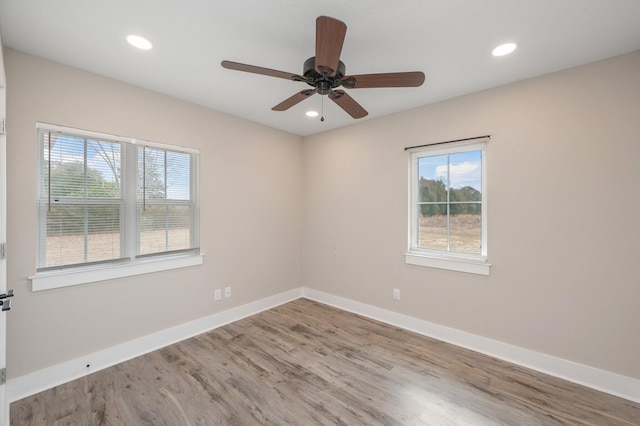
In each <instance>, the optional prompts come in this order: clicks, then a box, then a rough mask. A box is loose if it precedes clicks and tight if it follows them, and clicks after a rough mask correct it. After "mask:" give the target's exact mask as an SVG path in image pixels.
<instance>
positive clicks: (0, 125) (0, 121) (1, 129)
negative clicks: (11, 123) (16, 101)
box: [0, 118, 7, 135]
mask: <svg viewBox="0 0 640 426" xmlns="http://www.w3.org/2000/svg"><path fill="white" fill-rule="evenodd" d="M5 133H7V129H6V128H5V121H4V118H0V135H4V134H5Z"/></svg>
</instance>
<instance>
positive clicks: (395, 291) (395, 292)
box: [393, 288, 400, 300]
mask: <svg viewBox="0 0 640 426" xmlns="http://www.w3.org/2000/svg"><path fill="white" fill-rule="evenodd" d="M393 299H394V300H400V289H399V288H394V289H393Z"/></svg>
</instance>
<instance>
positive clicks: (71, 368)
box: [7, 288, 302, 402]
mask: <svg viewBox="0 0 640 426" xmlns="http://www.w3.org/2000/svg"><path fill="white" fill-rule="evenodd" d="M301 293H302V289H301V288H296V289H293V290H289V291H286V292H284V293H280V294H276V295H274V296H270V297H267V298H265V299H261V300H257V301H255V302H251V303H247V304H246V305H242V306H238V307H235V308H231V309H228V310H226V311H222V312H219V313H216V314H213V315H210V316H208V317H204V318H201V319H198V320H195V321H191V322H188V323H185V324H181V325H178V326H176V327H172V328H169V329H166V330H162V331H159V332H157V333H153V334H150V335H148V336H144V337H141V338H139V339H135V340H131V341H129V342H125V343H121V344H119V345H116V346H113V347H110V348H107V349H104V350H101V351H98V352H94V353H92V354H89V355H87V356H83V357H80V358H75V359H72V360H70V361H66V362H63V363H60V364H57V365H53V366H51V367H48V368H44V369H42V370H38V371H34V372H33V373H29V374H26V375H24V376H20V377H16V378H13V379H10V380H8V381H7V400H8V401H9V402H13V401H17V400H19V399H22V398H25V397H27V396H30V395H33V394H36V393H38V392H41V391H43V390H47V389H50V388H52V387H54V386H58V385H61V384H63V383H66V382H69V381H71V380H74V379H77V378H79V377H83V376H86V375H87V374H91V373H95V372H96V371H99V370H102V369H104V368H107V367H111V366H113V365H116V364H119V363H121V362H124V361H127V360H129V359H133V358H135V357H138V356H140V355H144V354H146V353H149V352H152V351H155V350H158V349H160V348H163V347H165V346H169V345H172V344H174V343H177V342H179V341H181V340H184V339H188V338H190V337H193V336H196V335H198V334H201V333H206V332H207V331H210V330H213V329H215V328H218V327H221V326H223V325H225V324H229V323H231V322H233V321H237V320H239V319H242V318H245V317H248V316H251V315H255V314H257V313H259V312H262V311H266V310H267V309H271V308H273V307H275V306H278V305H282V304H284V303H287V302H290V301H291V300H295V299H298V298H300V296H301ZM87 365H89V366H90V367H89V368H87Z"/></svg>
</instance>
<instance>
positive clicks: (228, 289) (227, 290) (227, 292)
mask: <svg viewBox="0 0 640 426" xmlns="http://www.w3.org/2000/svg"><path fill="white" fill-rule="evenodd" d="M228 297H231V287H225V288H224V298H225V299H226V298H228Z"/></svg>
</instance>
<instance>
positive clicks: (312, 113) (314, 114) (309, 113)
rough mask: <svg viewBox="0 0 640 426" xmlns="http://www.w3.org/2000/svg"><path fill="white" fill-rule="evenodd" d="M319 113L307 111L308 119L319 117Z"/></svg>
mask: <svg viewBox="0 0 640 426" xmlns="http://www.w3.org/2000/svg"><path fill="white" fill-rule="evenodd" d="M317 116H318V111H307V117H317Z"/></svg>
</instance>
